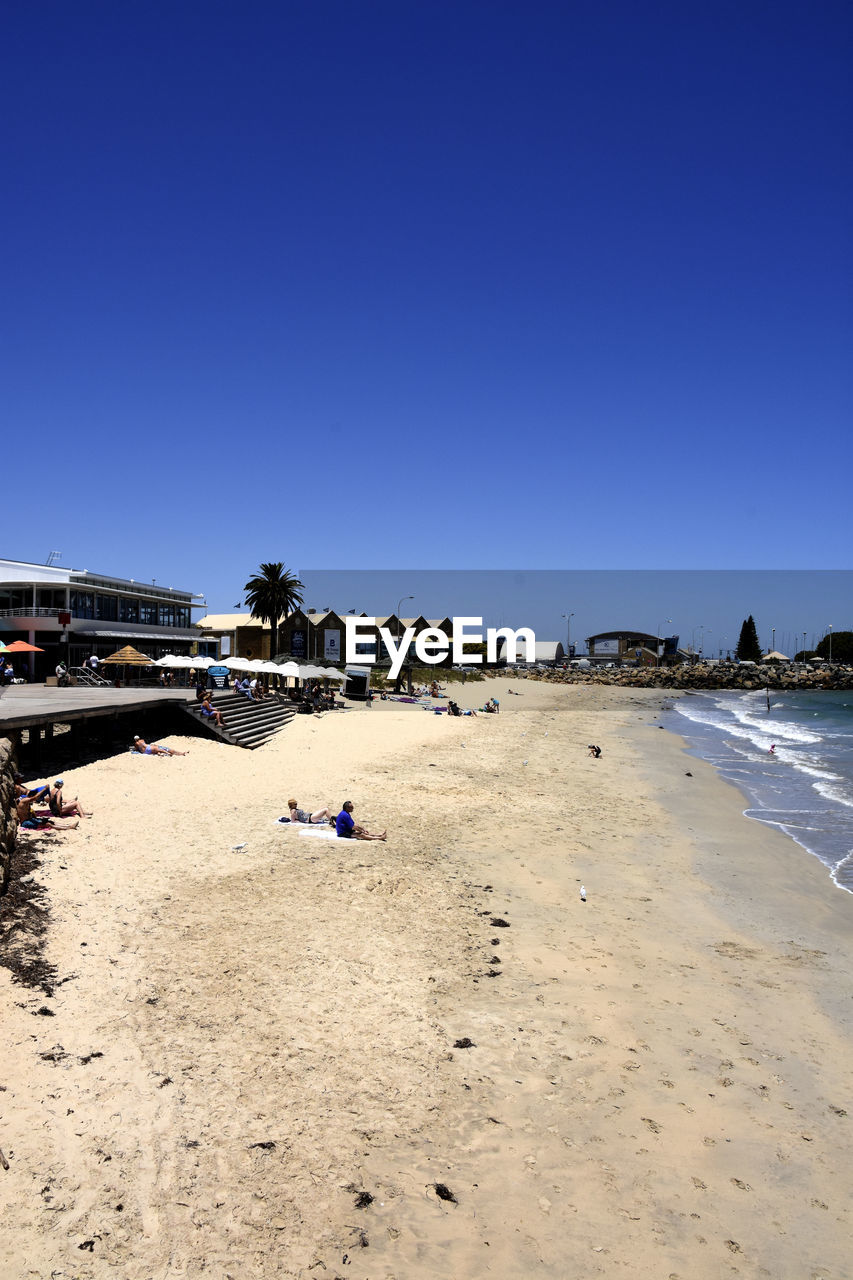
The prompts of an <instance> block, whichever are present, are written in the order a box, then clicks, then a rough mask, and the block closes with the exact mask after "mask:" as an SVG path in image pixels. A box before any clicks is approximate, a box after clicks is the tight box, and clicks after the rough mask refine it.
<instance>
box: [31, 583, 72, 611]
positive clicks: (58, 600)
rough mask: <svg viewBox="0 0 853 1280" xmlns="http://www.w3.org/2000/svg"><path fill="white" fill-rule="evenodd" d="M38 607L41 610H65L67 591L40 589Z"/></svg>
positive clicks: (50, 588) (37, 596)
mask: <svg viewBox="0 0 853 1280" xmlns="http://www.w3.org/2000/svg"><path fill="white" fill-rule="evenodd" d="M36 605H37V607H38V608H39V609H56V611H57V612H59V610H60V609H64V608H65V591H64V590H61V589H57V588H56V587H39V589H38V591H37V592H36Z"/></svg>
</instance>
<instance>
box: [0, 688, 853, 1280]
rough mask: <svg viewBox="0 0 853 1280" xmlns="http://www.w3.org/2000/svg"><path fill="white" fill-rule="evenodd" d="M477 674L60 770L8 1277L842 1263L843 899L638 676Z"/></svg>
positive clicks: (756, 1273)
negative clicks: (436, 687) (323, 822)
mask: <svg viewBox="0 0 853 1280" xmlns="http://www.w3.org/2000/svg"><path fill="white" fill-rule="evenodd" d="M510 688H512V689H515V690H517V691H518V696H516V695H514V694H511V693H509V691H508V690H509V689H510ZM493 694H495V695H496V696H497V697H499V698H500V700H501V714H500V715H499V716H478V717H477V718H476V719H474V718H465V719H457V720H449V719H448V718H447V717H446V716H441V717H439V716H436V715H433V714H428V713H426V712H424V711H423V710H422V709H420V708H418V707H414V706H408V705H402V704H394V703H375V704H374V706H373V707H372V708H371V709H368V708H367V707H363V706H362V707H357V708H354V709H352V710H348V711H346V712H338V713H332V714H328V715H325V716H323V717H312V718H309V717H301V716H300V717H297V718H296V719H295V720H294V721H293V722H292V724H291V725H290V726H289V727H288V728H287V729H286V731H285V732H283V733H282V734H281V735H279V737H278V738H277V739H275V740H274V741H273V742H271V743H270V744H268V745H267V746H265V747H263V748H261V749H260V750H258V751H256V752H248V751H240V750H238V749H235V748H231V747H228V746H225V745H223V744H220V743H216V742H209V741H206V740H203V739H197V738H192V739H188V738H167V739H165V740H164V741H166V742H167V743H168V744H169V745H172V746H176V747H180V748H181V749H188V750H189V752H190V754H189V755H188V756H186V757H182V758H173V759H159V758H146V757H139V756H132V755H131V754H130V753H127V752H125V753H122V754H119V755H116V756H113V757H111V758H106V759H103V760H100V761H96V762H94V763H92V764H89V765H87V766H85V767H83V768H78V769H68V768H66V769H64V770H63V777H64V778H65V784H66V785H65V792H66V794H67V795H74V794H75V793H78V794H79V796H80V798H81V800H82V801H83V802H84V804H86V805H87V806H89V807H91V808H93V809H94V810H95V816H94V818H93V819H92V820H91V821H84V822H82V823H81V825H80V828H79V829H78V830H77V831H73V832H67V833H62V834H57V835H54V836H50V837H44V838H41V839H39V840H38V841H37V842H34V844H33V847H35V848H37V850H38V855H39V857H40V858H41V866H40V867H39V868H38V869H37V870H36V871H35V873H34V875H35V883H36V884H38V885H41V886H43V894H42V896H41V899H40V901H41V903H42V905H43V906H44V907H45V908H46V909H47V910H48V912H49V919H48V926H47V931H46V934H45V939H44V955H45V959H46V960H47V962H48V963H49V964H50V965H51V966H52V967H53V970H54V973H55V978H54V981H53V982H52V983H51V984H50V986H51V992H52V994H50V995H47V994H46V993H45V991H44V990H33V989H27V988H26V987H23V986H21V985H20V984H19V983H16V982H14V981H13V980H12V978H11V976H10V974H9V972H8V971H7V970H6V969H0V1007H2V1012H3V1029H4V1033H3V1042H4V1047H3V1057H2V1068H0V1148H2V1150H3V1152H4V1153H5V1156H6V1159H7V1162H8V1165H9V1168H8V1170H2V1169H0V1206H2V1210H0V1250H2V1255H3V1257H4V1258H5V1260H6V1262H5V1273H6V1274H8V1275H9V1276H12V1277H15V1280H17V1278H18V1277H21V1278H23V1277H27V1278H29V1277H39V1278H41V1277H44V1278H45V1280H47V1277H57V1278H59V1277H61V1278H63V1280H65V1278H71V1277H74V1278H78V1277H79V1278H80V1280H84V1278H85V1280H89V1278H90V1277H101V1276H106V1275H110V1276H119V1277H126V1278H127V1280H177V1278H178V1277H187V1278H188V1280H189V1278H195V1277H203V1276H215V1277H217V1278H218V1280H226V1277H232V1278H233V1280H244V1278H247V1277H251V1278H255V1277H259V1278H260V1277H263V1278H264V1280H266V1278H267V1277H269V1278H272V1277H294V1278H297V1277H298V1278H299V1280H309V1278H311V1280H319V1277H323V1278H324V1280H331V1278H332V1277H347V1278H348V1280H427V1278H430V1280H434V1278H435V1277H440V1278H442V1280H443V1278H447V1280H451V1278H454V1280H458V1278H463V1280H473V1278H474V1277H482V1276H493V1277H496V1278H499V1280H524V1278H526V1277H532V1276H542V1277H545V1276H547V1277H551V1278H553V1277H561V1278H562V1277H565V1278H566V1280H569V1278H580V1280H583V1278H584V1277H595V1276H607V1277H613V1276H626V1277H648V1278H649V1280H652V1278H654V1280H658V1278H659V1277H664V1278H666V1277H669V1278H670V1280H675V1278H678V1280H696V1278H697V1277H698V1278H700V1280H704V1278H705V1277H708V1278H709V1280H710V1278H712V1277H713V1278H714V1280H716V1278H717V1277H721V1276H742V1277H764V1276H766V1277H770V1278H772V1280H818V1278H819V1277H820V1278H821V1280H845V1278H848V1280H849V1277H850V1275H851V1264H850V1239H851V1237H853V1224H851V1221H850V1218H851V1214H850V1204H851V1198H853V1172H851V1167H850V1160H849V1155H848V1148H849V1132H850V1128H849V1126H850V1116H849V1115H848V1112H849V1111H850V1110H851V1105H850V1104H851V1098H853V1091H851V1070H850V1062H851V1013H853V1006H851V992H850V976H849V975H850V959H851V957H850V952H851V936H853V897H851V895H849V894H846V893H844V892H842V891H840V890H839V889H837V888H836V887H834V886H833V884H832V883H831V881H830V879H829V876H828V875H827V873H826V871H825V869H824V868H823V867H822V866H821V865H820V864H819V863H818V862H817V860H816V859H812V858H810V857H809V855H808V854H806V853H805V852H804V851H803V850H802V849H800V848H799V847H798V846H796V845H795V844H793V843H792V842H790V841H789V840H788V839H787V838H786V837H784V836H782V835H781V834H779V833H777V832H775V831H773V830H771V829H769V828H765V827H762V826H761V825H760V824H758V823H755V822H751V821H749V820H748V819H746V818H744V817H743V816H742V810H743V808H744V801H743V800H742V798H741V796H740V794H739V793H738V792H737V791H736V790H735V789H734V788H733V787H731V786H729V785H728V784H727V783H725V782H723V781H722V780H720V779H719V778H718V777H717V776H716V774H715V773H714V771H713V769H712V768H711V767H710V766H707V765H704V764H703V763H702V762H700V761H697V760H696V759H694V758H692V757H690V756H687V755H686V754H685V753H684V751H683V747H682V744H681V742H680V740H679V739H678V738H676V737H675V736H674V735H672V734H670V733H668V732H666V731H662V730H661V729H660V728H659V727H658V712H659V709H660V707H661V703H662V701H663V697H662V695H661V694H660V693H659V692H647V691H643V690H620V689H605V688H598V687H587V686H550V685H547V684H539V683H536V682H534V681H513V682H509V681H507V680H506V679H504V680H496V681H487V682H484V683H477V684H468V685H466V686H464V688H462V689H461V693H460V695H459V698H458V700H459V701H460V703H461V704H462V705H466V706H478V705H480V704H481V703H482V702H483V701H485V699H486V698H487V697H490V696H492V695H493ZM454 696H455V695H454ZM589 742H596V743H599V744H600V745H601V747H602V750H603V754H602V757H601V759H600V760H593V759H590V758H589V756H588V755H587V751H586V745H587V743H589ZM34 780H35V779H34ZM291 795H293V796H296V797H297V798H298V799H299V802H300V804H303V805H304V806H305V807H309V806H310V807H312V808H313V807H316V806H321V805H326V804H329V805H330V806H332V807H333V809H334V810H335V811H337V809H338V808H339V807H340V805H341V803H342V802H343V801H344V800H345V799H352V800H353V801H354V803H355V815H354V816H355V818H356V820H357V821H361V822H363V823H365V824H366V825H367V826H369V827H370V828H371V829H372V830H382V829H383V828H384V827H386V826H387V828H388V833H389V834H388V841H387V843H385V844H382V843H361V842H359V843H353V842H348V841H347V842H345V841H337V840H332V839H323V838H320V837H317V836H311V835H301V834H299V833H298V832H297V831H296V830H288V829H287V828H284V827H282V826H280V825H277V824H276V822H275V820H276V818H277V817H278V816H279V815H280V814H284V813H286V812H287V808H286V800H287V798H288V797H289V796H291ZM238 846H243V847H238ZM582 884H583V885H584V886H585V888H586V892H587V901H586V902H582V901H581V898H580V887H581V885H582ZM457 1042H459V1045H458V1044H457Z"/></svg>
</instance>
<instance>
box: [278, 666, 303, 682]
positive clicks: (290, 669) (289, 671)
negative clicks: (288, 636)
mask: <svg viewBox="0 0 853 1280" xmlns="http://www.w3.org/2000/svg"><path fill="white" fill-rule="evenodd" d="M276 670H277V671H278V674H279V675H280V676H289V677H290V678H291V680H298V679H299V667H298V666H297V665H296V663H295V662H281V663H279V665H278V667H276Z"/></svg>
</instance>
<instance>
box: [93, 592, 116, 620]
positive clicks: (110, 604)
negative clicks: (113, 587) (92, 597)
mask: <svg viewBox="0 0 853 1280" xmlns="http://www.w3.org/2000/svg"><path fill="white" fill-rule="evenodd" d="M97 616H98V618H99V619H100V620H101V622H115V621H117V619H118V600H117V599H116V598H115V596H98V597H97Z"/></svg>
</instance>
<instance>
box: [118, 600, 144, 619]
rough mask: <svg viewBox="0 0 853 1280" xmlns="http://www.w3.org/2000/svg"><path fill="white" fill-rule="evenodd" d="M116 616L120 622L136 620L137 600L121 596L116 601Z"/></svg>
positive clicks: (137, 611) (137, 612)
mask: <svg viewBox="0 0 853 1280" xmlns="http://www.w3.org/2000/svg"><path fill="white" fill-rule="evenodd" d="M118 616H119V621H120V622H138V621H139V601H138V600H129V599H128V598H127V597H126V596H122V597H121V599H120V600H119V602H118Z"/></svg>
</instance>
